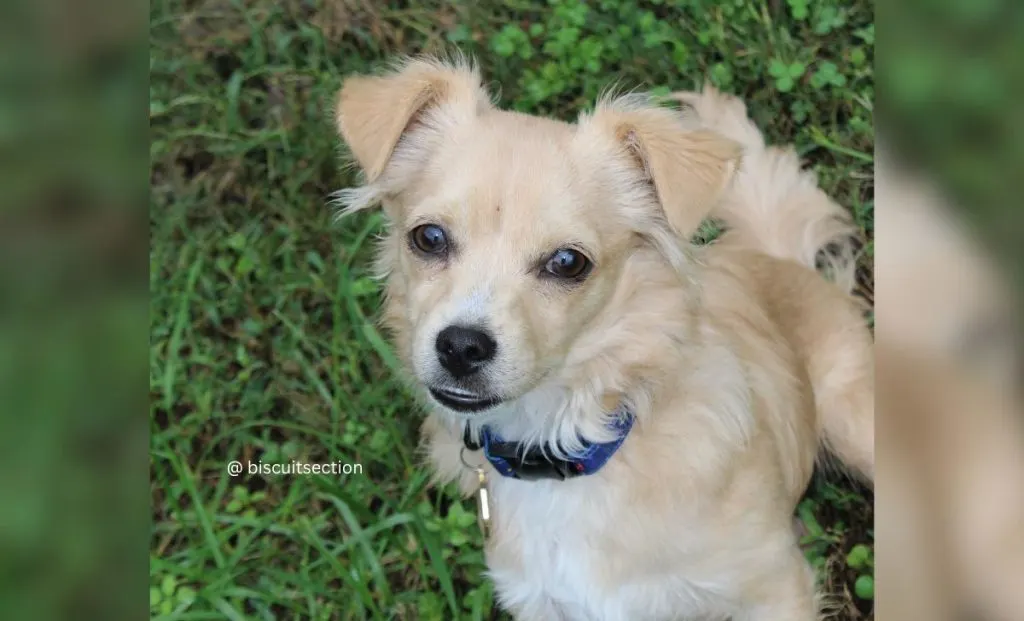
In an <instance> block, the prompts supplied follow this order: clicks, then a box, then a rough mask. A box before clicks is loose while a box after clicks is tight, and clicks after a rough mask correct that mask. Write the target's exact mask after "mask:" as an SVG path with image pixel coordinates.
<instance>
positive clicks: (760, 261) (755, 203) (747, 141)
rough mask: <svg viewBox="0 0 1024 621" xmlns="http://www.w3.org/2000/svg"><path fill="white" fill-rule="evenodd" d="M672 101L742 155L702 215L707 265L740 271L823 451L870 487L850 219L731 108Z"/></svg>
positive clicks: (868, 418) (864, 354)
mask: <svg viewBox="0 0 1024 621" xmlns="http://www.w3.org/2000/svg"><path fill="white" fill-rule="evenodd" d="M676 98H677V99H678V100H680V101H681V102H683V103H684V104H687V105H689V106H690V107H692V108H693V109H694V111H695V112H696V113H697V115H698V116H700V118H701V120H702V122H703V123H704V124H705V125H707V126H709V127H710V128H712V129H714V130H716V131H718V132H719V133H721V134H723V135H725V136H727V137H729V138H731V139H733V140H735V141H737V142H738V143H740V144H741V145H742V146H743V150H744V151H743V156H742V159H741V162H740V166H739V169H738V170H737V173H736V176H735V178H734V179H733V183H732V186H731V187H730V188H729V190H728V191H727V192H726V194H725V196H724V197H723V199H722V200H721V202H720V203H719V204H718V205H717V206H716V207H715V210H714V211H713V212H712V213H711V216H712V217H713V218H716V219H718V220H720V221H721V222H722V223H723V224H724V225H725V228H726V231H725V233H724V234H723V235H722V237H721V238H720V239H719V240H718V241H716V242H715V244H714V246H713V249H712V250H711V252H710V256H709V259H710V260H711V261H712V262H728V263H731V264H734V265H742V266H743V267H742V271H743V272H744V274H745V276H746V278H745V280H748V281H749V286H751V287H752V288H753V289H754V290H755V291H757V292H758V295H759V297H760V298H761V301H762V303H763V304H764V307H765V308H766V310H767V311H768V312H769V314H770V315H772V319H774V321H775V322H776V323H777V324H778V325H779V327H780V329H781V331H782V333H783V334H785V335H786V337H787V339H788V340H789V341H790V342H791V343H792V344H793V347H794V348H795V349H796V353H797V355H798V356H799V357H800V359H801V360H802V362H803V363H804V365H805V366H806V369H807V374H808V377H809V380H810V382H811V385H812V387H813V392H814V399H815V405H816V410H817V414H818V421H817V423H818V428H819V430H820V432H821V435H822V439H823V441H824V442H825V444H826V446H827V448H828V449H830V450H831V452H833V453H834V454H835V455H836V456H837V457H839V459H840V460H841V461H843V462H844V463H845V464H847V465H848V466H851V467H852V468H854V469H855V470H856V471H858V472H860V473H861V474H862V475H864V476H865V477H867V478H869V479H870V478H872V476H873V472H874V364H873V354H872V347H871V336H870V333H869V331H868V329H867V326H866V325H865V321H864V319H863V317H862V313H861V307H860V304H858V302H857V301H856V300H854V298H853V297H852V296H851V295H850V292H851V290H852V289H853V286H854V283H855V280H854V278H855V270H856V252H855V239H856V237H855V232H856V227H855V226H854V224H853V222H852V221H851V218H850V215H849V214H848V213H847V212H846V210H844V209H843V208H842V207H841V206H839V205H837V204H836V203H834V202H833V201H832V200H831V199H830V198H829V197H828V196H827V195H826V194H825V193H824V192H823V191H822V190H821V189H820V188H819V187H818V185H817V180H816V179H815V176H814V174H813V173H812V172H810V171H805V170H801V167H800V162H799V159H798V158H797V155H796V153H794V152H793V150H792V148H785V149H783V148H779V147H770V146H766V145H765V143H764V138H763V137H762V135H761V132H760V131H759V130H758V128H757V127H756V126H755V125H754V124H753V123H752V122H751V120H750V119H749V118H748V116H747V111H746V106H745V105H744V104H743V102H742V101H741V100H739V99H738V98H736V97H732V96H729V95H724V94H722V93H719V92H718V91H716V90H714V89H713V88H710V87H706V88H705V89H704V91H703V92H702V93H678V94H677V95H676ZM818 269H821V270H822V271H824V272H825V274H826V276H827V277H828V280H826V279H825V278H821V277H819V276H818V275H817V274H815V273H814V272H815V271H816V270H818ZM829 280H830V281H831V282H829Z"/></svg>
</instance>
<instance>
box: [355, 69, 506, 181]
mask: <svg viewBox="0 0 1024 621" xmlns="http://www.w3.org/2000/svg"><path fill="white" fill-rule="evenodd" d="M490 105H491V103H490V99H489V98H488V96H487V93H486V92H485V91H484V89H483V87H482V85H481V81H480V74H479V73H478V71H477V70H476V69H475V68H474V67H472V66H471V65H470V64H469V63H468V62H466V61H457V62H452V63H446V62H442V61H439V60H433V59H415V60H408V61H405V62H403V63H401V64H400V65H399V67H398V68H397V69H396V70H395V71H392V72H391V73H389V74H387V75H382V76H361V75H360V76H352V77H349V78H348V79H346V80H345V82H344V84H342V87H341V91H340V92H339V93H338V100H337V107H336V116H335V118H336V121H337V123H338V131H339V132H340V134H341V137H342V138H343V139H344V140H345V142H346V143H347V144H348V146H349V149H351V151H352V155H353V156H354V157H355V159H356V162H357V163H358V164H359V166H360V167H361V168H362V169H363V172H364V174H365V175H366V180H367V182H373V181H374V180H375V179H376V178H377V177H379V176H380V174H381V173H382V172H383V171H384V169H385V167H386V166H387V164H388V161H389V160H390V159H391V157H392V154H393V153H394V150H395V147H396V146H397V145H398V142H399V140H400V139H401V138H402V135H403V134H405V133H406V132H407V131H409V130H411V129H412V128H413V127H414V126H416V125H417V124H418V123H421V122H423V123H425V122H427V120H428V119H427V116H428V114H433V113H435V112H436V113H437V114H438V115H439V116H437V117H434V118H431V119H430V121H431V122H432V123H434V124H435V125H436V124H438V123H443V122H458V121H460V120H465V119H469V118H472V117H473V116H475V115H477V114H479V113H480V112H481V111H482V110H483V109H485V108H487V107H488V106H490Z"/></svg>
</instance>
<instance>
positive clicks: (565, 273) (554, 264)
mask: <svg viewBox="0 0 1024 621" xmlns="http://www.w3.org/2000/svg"><path fill="white" fill-rule="evenodd" d="M591 265H592V264H591V263H590V259H588V258H587V257H586V256H584V255H583V253H582V252H579V251H578V250H573V249H571V248H560V249H558V250H556V251H555V253H554V254H553V255H551V258H550V259H548V262H547V264H546V265H545V266H544V271H546V272H547V273H549V274H551V275H552V276H557V277H559V278H567V279H575V280H580V279H582V278H584V277H586V275H587V274H588V273H589V272H590V267H591Z"/></svg>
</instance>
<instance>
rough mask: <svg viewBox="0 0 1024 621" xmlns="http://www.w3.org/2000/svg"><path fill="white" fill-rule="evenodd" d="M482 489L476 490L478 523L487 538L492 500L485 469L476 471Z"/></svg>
mask: <svg viewBox="0 0 1024 621" xmlns="http://www.w3.org/2000/svg"><path fill="white" fill-rule="evenodd" d="M476 475H477V478H479V481H480V487H478V488H477V490H476V521H477V524H479V525H480V532H481V533H483V535H484V538H485V539H486V538H487V535H488V534H489V531H490V527H491V499H490V496H489V495H488V493H487V492H488V490H487V475H486V474H484V469H483V468H477V469H476Z"/></svg>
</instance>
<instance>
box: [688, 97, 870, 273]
mask: <svg viewBox="0 0 1024 621" xmlns="http://www.w3.org/2000/svg"><path fill="white" fill-rule="evenodd" d="M672 97H673V98H674V99H676V100H678V101H680V102H682V103H683V104H685V105H687V106H689V107H691V108H693V110H694V111H695V112H696V114H697V115H698V116H699V117H700V119H701V121H702V123H703V124H704V125H705V126H707V127H708V128H709V129H712V130H715V131H717V132H719V133H721V134H722V135H724V136H726V137H728V138H731V139H732V140H735V141H736V142H738V143H740V145H742V147H743V157H742V159H741V162H740V166H739V169H738V170H737V171H736V177H735V178H734V180H733V183H732V186H731V187H730V189H729V190H728V191H727V192H726V194H725V196H724V197H723V199H722V201H721V203H720V204H719V205H717V206H716V207H715V209H714V211H712V213H711V214H710V215H711V217H713V218H716V219H718V220H720V221H721V222H722V223H723V224H724V225H725V228H726V233H725V234H724V235H723V236H722V239H721V243H727V244H730V245H735V246H743V247H746V248H750V249H753V250H758V251H760V252H763V253H765V254H768V255H771V256H775V257H778V258H782V259H789V260H793V261H796V262H798V263H801V264H803V265H806V266H807V267H809V268H811V269H821V270H822V271H823V272H825V273H826V275H828V276H829V277H830V279H831V280H832V281H833V282H835V283H836V284H837V285H838V286H839V287H841V288H842V289H843V290H844V291H846V292H847V293H849V292H850V291H852V290H853V287H854V284H855V271H856V246H855V240H856V237H855V231H856V230H857V229H856V227H855V226H854V224H853V222H852V219H851V218H850V215H849V213H848V212H847V211H846V210H845V209H843V208H842V207H840V206H839V205H837V204H836V203H834V202H833V201H832V200H831V199H829V197H828V196H827V195H826V194H825V193H824V192H822V191H821V189H819V188H818V183H817V179H816V177H815V175H814V173H813V172H811V171H806V170H802V169H801V167H800V161H799V159H798V158H797V155H796V153H795V152H794V151H793V150H792V148H784V149H783V148H779V147H769V146H766V145H765V143H764V137H763V136H762V135H761V132H760V130H758V128H757V126H756V125H754V123H753V122H752V121H751V120H750V119H749V118H748V116H747V108H746V106H745V105H744V103H743V101H741V100H740V99H739V98H737V97H734V96H732V95H727V94H724V93H721V92H719V91H718V90H716V89H715V88H713V87H711V86H705V87H704V90H703V92H700V93H688V92H680V93H675V94H674V95H673V96H672Z"/></svg>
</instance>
